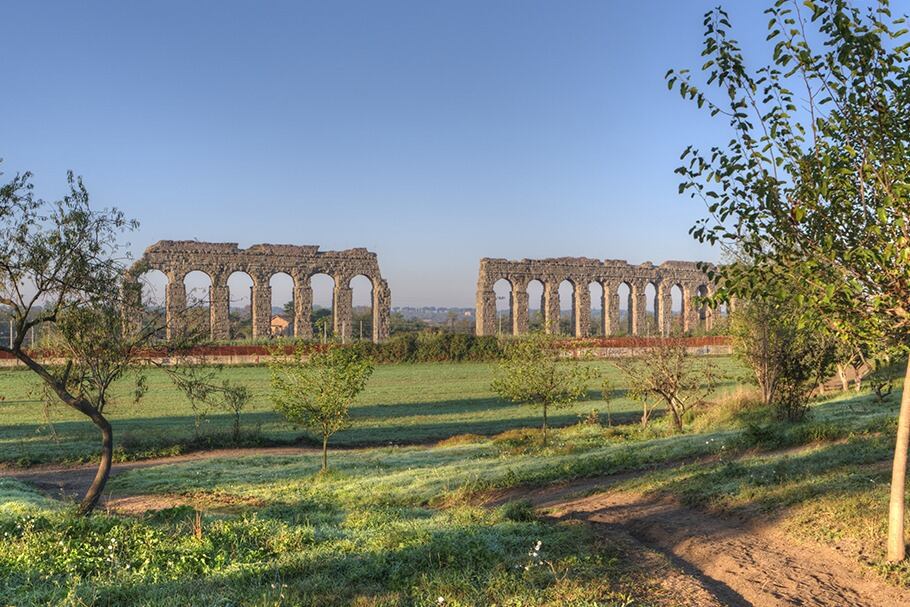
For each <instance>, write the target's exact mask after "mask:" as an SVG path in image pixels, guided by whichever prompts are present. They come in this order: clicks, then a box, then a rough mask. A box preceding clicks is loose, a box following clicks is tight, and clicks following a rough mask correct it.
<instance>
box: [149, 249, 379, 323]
mask: <svg viewBox="0 0 910 607" xmlns="http://www.w3.org/2000/svg"><path fill="white" fill-rule="evenodd" d="M148 270H160V271H161V272H163V273H164V274H165V275H166V276H167V279H168V285H167V288H166V295H165V310H166V316H167V319H166V323H167V335H168V338H170V337H171V336H173V335H176V334H177V333H178V332H179V331H181V323H182V322H183V318H184V314H183V313H184V311H185V310H186V306H187V302H186V287H185V286H184V282H183V281H184V278H185V277H186V275H187V274H189V273H190V272H193V271H200V272H204V273H205V274H207V275H208V276H209V278H210V279H211V281H212V286H211V290H210V293H209V302H210V315H211V322H210V326H211V337H212V339H218V340H226V339H230V325H229V321H228V312H229V306H230V299H229V293H228V286H227V280H228V277H229V276H230V275H231V274H232V273H234V272H238V271H239V272H245V273H246V274H248V275H249V276H250V278H252V280H253V287H252V293H251V299H250V301H251V311H252V316H253V319H252V320H253V337H266V336H268V335H269V323H270V320H271V317H272V288H271V286H269V281H270V280H271V277H272V276H273V275H274V274H279V273H285V274H288V275H289V276H290V277H291V279H292V280H293V281H294V335H295V336H297V337H312V336H313V335H312V333H313V331H312V326H311V324H310V318H311V315H312V309H313V291H312V288H311V286H310V278H311V277H312V276H313V275H314V274H328V275H329V276H331V277H332V278H333V279H334V281H335V290H334V293H333V296H332V302H333V304H332V316H333V327H334V332H335V335H337V336H340V337H341V338H342V339H343V340H344V341H349V340H350V339H351V335H352V334H353V324H354V319H353V312H354V311H353V304H352V299H351V296H352V289H351V279H353V278H354V277H355V276H360V275H363V276H366V277H367V278H368V279H369V280H370V282H371V283H372V285H373V295H372V298H373V302H372V303H373V306H372V307H373V336H372V337H373V341H380V340H383V339H385V338H387V337H388V336H389V311H390V308H391V293H390V291H389V285H388V283H387V282H386V281H385V280H384V279H383V278H382V275H381V274H380V272H379V262H378V260H377V258H376V254H375V253H371V252H370V251H367V250H366V249H360V248H358V249H348V250H346V251H320V250H319V247H318V246H316V245H302V246H297V245H275V244H257V245H253V246H251V247H249V248H248V249H241V248H239V247H238V246H237V244H236V243H230V242H227V243H215V242H196V241H192V240H179V241H173V240H162V241H160V242H157V243H155V244H153V245H152V246H150V247H149V248H147V249H146V250H145V253H144V255H143V256H142V258H141V259H140V260H138V261H137V262H136V264H135V265H134V266H133V274H134V280H135V281H134V282H133V284H134V285H135V291H136V295H137V296H139V292H140V290H141V285H139V283H138V279H139V276H138V274H139V273H141V272H145V271H148Z"/></svg>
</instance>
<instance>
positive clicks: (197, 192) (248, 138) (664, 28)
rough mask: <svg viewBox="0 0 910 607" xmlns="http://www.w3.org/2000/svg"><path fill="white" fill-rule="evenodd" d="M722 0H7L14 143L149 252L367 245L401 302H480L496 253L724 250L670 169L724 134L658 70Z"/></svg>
mask: <svg viewBox="0 0 910 607" xmlns="http://www.w3.org/2000/svg"><path fill="white" fill-rule="evenodd" d="M714 4H716V0H715V1H714V2H703V1H701V0H687V1H683V2H681V1H678V0H677V1H671V0H660V1H658V0H654V1H650V2H620V1H613V2H607V1H597V2H555V1H553V2H531V1H527V0H521V1H514V2H495V1H490V0H485V1H480V2H465V1H459V2H454V1H451V2H424V1H418V0H414V1H412V2H392V1H383V2H374V1H364V2H282V3H279V2H246V3H237V2H223V1H219V2H154V3H142V4H140V3H134V2H114V1H111V2H107V3H99V2H78V3H77V2H8V3H5V4H4V5H3V7H2V9H0V19H2V22H3V23H4V28H3V30H4V33H3V36H2V37H0V58H2V59H0V63H2V66H3V75H4V91H3V94H2V95H0V157H2V158H4V159H5V162H4V163H3V165H2V166H3V170H4V171H5V172H6V173H7V174H9V173H13V172H15V171H20V170H24V169H28V170H32V171H34V172H35V173H36V183H37V185H38V189H39V191H40V192H41V193H42V194H44V195H47V196H56V195H59V194H60V193H62V191H63V184H64V175H65V171H66V170H67V169H70V168H71V169H73V170H75V171H76V172H77V173H78V174H81V175H83V176H84V178H85V180H86V183H87V185H88V187H89V189H90V191H91V192H92V194H93V196H94V199H95V202H96V204H98V205H104V206H109V205H117V206H119V207H121V208H122V209H124V210H125V211H126V212H127V213H128V214H129V215H130V216H133V217H136V218H138V219H139V220H140V221H141V224H142V226H141V229H140V231H139V232H138V233H137V234H134V235H133V236H132V238H131V241H132V242H133V245H134V250H135V251H136V252H137V253H138V252H141V250H142V249H143V248H144V247H145V246H147V245H148V244H151V243H153V242H155V241H157V240H160V239H193V238H196V239H199V240H210V241H236V242H239V243H240V244H241V246H247V245H250V244H253V243H257V242H275V243H301V244H304V243H305V244H319V245H321V246H322V248H324V249H338V248H349V247H356V246H364V247H368V248H369V249H371V250H373V251H376V252H377V253H378V254H379V259H380V264H381V267H382V270H383V273H384V275H385V277H386V278H387V279H388V281H389V283H390V285H391V288H392V293H393V305H464V306H470V305H473V301H474V288H475V283H476V273H477V267H478V260H479V259H480V258H481V257H484V256H489V257H509V258H522V257H547V256H562V255H568V256H580V255H585V256H590V257H597V258H618V259H628V260H630V261H632V262H634V263H637V262H641V261H646V260H651V261H654V262H655V263H659V262H661V261H664V260H666V259H708V260H714V259H716V258H717V253H716V252H714V251H712V250H711V249H708V248H705V247H703V246H701V245H699V244H698V243H696V242H695V241H694V240H692V238H691V237H690V236H689V235H688V229H689V227H690V226H691V225H692V223H693V221H694V220H695V219H696V218H697V217H699V216H700V215H701V214H702V212H703V207H701V206H700V205H699V204H698V203H696V202H695V201H692V200H690V199H688V198H683V197H680V196H678V195H677V191H676V187H677V179H676V176H675V175H674V174H673V169H674V168H675V167H676V166H677V164H678V157H679V153H680V152H681V150H682V149H683V148H684V147H685V146H686V145H688V144H690V143H698V144H703V145H708V144H712V143H718V142H722V141H724V140H725V139H726V138H727V133H726V131H725V129H724V125H723V124H722V123H721V122H720V121H712V120H710V119H709V118H708V117H707V115H706V114H704V113H701V112H698V111H696V109H695V108H694V107H693V106H691V105H690V104H687V103H685V102H683V101H682V100H681V99H679V97H678V96H677V95H676V94H675V93H672V94H671V93H670V92H669V91H667V88H666V85H665V83H664V80H663V75H664V73H665V72H666V71H667V69H668V68H670V67H692V68H697V67H698V66H700V65H701V63H702V61H700V58H699V53H700V50H701V37H702V29H703V28H702V14H703V13H704V12H705V10H706V9H708V8H710V7H711V6H713V5H714ZM726 4H728V5H731V4H732V5H733V6H732V9H733V10H731V13H732V16H733V18H734V26H737V27H738V30H739V31H740V32H741V36H742V37H743V38H745V39H747V43H748V44H751V43H754V41H756V40H761V39H763V35H764V25H765V23H766V21H767V19H765V18H763V15H762V14H761V8H762V6H763V5H764V4H765V3H759V2H742V1H740V2H737V3H733V2H727V3H726ZM763 56H765V57H766V56H767V54H766V53H765V54H764V55H763Z"/></svg>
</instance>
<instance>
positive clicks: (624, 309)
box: [616, 281, 633, 335]
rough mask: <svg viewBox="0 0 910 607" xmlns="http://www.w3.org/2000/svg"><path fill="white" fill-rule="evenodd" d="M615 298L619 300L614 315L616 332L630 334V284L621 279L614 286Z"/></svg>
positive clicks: (631, 307) (631, 308)
mask: <svg viewBox="0 0 910 607" xmlns="http://www.w3.org/2000/svg"><path fill="white" fill-rule="evenodd" d="M616 298H617V299H618V300H619V305H618V306H617V316H616V329H617V330H616V334H617V335H632V310H633V306H632V285H631V284H629V283H628V282H626V281H622V282H620V283H619V285H617V287H616Z"/></svg>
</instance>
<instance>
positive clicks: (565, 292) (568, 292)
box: [556, 278, 576, 335]
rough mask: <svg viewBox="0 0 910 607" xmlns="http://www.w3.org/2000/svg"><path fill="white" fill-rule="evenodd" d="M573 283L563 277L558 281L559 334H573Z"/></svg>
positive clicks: (574, 315)
mask: <svg viewBox="0 0 910 607" xmlns="http://www.w3.org/2000/svg"><path fill="white" fill-rule="evenodd" d="M575 317H576V310H575V283H574V282H573V281H572V279H571V278H565V279H563V280H562V281H561V282H560V283H559V322H558V324H557V327H558V330H557V331H556V333H558V334H559V335H575Z"/></svg>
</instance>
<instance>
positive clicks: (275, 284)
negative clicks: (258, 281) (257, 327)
mask: <svg viewBox="0 0 910 607" xmlns="http://www.w3.org/2000/svg"><path fill="white" fill-rule="evenodd" d="M296 290H297V289H295V281H294V277H293V276H291V274H290V273H288V272H275V273H274V274H272V275H271V276H269V292H270V293H269V294H270V296H271V297H270V298H269V335H270V336H272V337H282V336H287V337H289V336H292V335H294V334H295V333H294V332H295V326H296V323H295V322H294V319H295V317H296V315H297V303H296V302H295V301H294V298H295V295H296ZM276 308H277V309H280V310H281V311H280V312H277V311H276ZM276 315H277V316H280V317H281V318H282V319H283V320H284V321H286V322H287V326H284V322H282V321H280V320H278V319H276V318H275V316H276ZM273 319H274V320H276V322H274V323H273V322H271V321H272V320H273Z"/></svg>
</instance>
